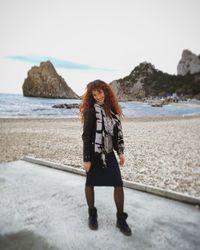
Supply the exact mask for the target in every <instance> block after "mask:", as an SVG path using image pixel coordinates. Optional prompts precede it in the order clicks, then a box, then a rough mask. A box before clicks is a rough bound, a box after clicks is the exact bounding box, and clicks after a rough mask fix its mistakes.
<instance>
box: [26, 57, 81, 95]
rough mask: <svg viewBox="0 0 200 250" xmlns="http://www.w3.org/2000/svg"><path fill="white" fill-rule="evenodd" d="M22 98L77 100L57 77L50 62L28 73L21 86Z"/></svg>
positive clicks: (71, 91) (33, 68)
mask: <svg viewBox="0 0 200 250" xmlns="http://www.w3.org/2000/svg"><path fill="white" fill-rule="evenodd" d="M22 89H23V95H24V96H33V97H48V98H68V99H78V98H79V96H78V95H77V94H76V93H75V92H74V91H73V90H72V89H71V88H70V87H69V86H68V85H67V83H66V82H65V80H64V79H63V78H62V77H61V76H60V75H58V73H57V72H56V70H55V68H54V66H53V64H52V63H51V62H50V61H47V62H41V63H40V66H39V67H37V66H34V67H32V68H31V69H30V70H29V71H28V77H27V78H26V79H25V80H24V84H23V86H22Z"/></svg>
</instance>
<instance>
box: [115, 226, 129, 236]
mask: <svg viewBox="0 0 200 250" xmlns="http://www.w3.org/2000/svg"><path fill="white" fill-rule="evenodd" d="M116 226H117V227H118V228H119V230H120V232H121V233H123V234H124V235H126V236H131V235H132V232H129V233H128V232H125V231H123V230H121V228H120V226H119V225H116Z"/></svg>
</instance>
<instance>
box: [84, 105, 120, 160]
mask: <svg viewBox="0 0 200 250" xmlns="http://www.w3.org/2000/svg"><path fill="white" fill-rule="evenodd" d="M95 134H96V114H95V109H94V108H91V109H89V110H88V111H87V112H86V113H85V115H84V125H83V134H82V140H83V161H85V162H87V161H91V160H92V156H93V155H94V143H95ZM117 134H118V131H117V128H116V127H114V136H113V148H114V150H116V151H117V154H120V153H123V150H124V149H123V148H120V147H119V145H118V136H117Z"/></svg>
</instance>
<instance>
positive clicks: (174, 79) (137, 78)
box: [110, 50, 200, 101]
mask: <svg viewBox="0 0 200 250" xmlns="http://www.w3.org/2000/svg"><path fill="white" fill-rule="evenodd" d="M177 68H178V75H171V74H167V73H164V72H162V71H161V70H158V69H156V68H155V66H154V65H152V64H151V63H148V62H143V63H140V64H139V65H138V66H137V67H135V68H134V70H133V71H132V72H131V73H130V74H129V75H128V76H125V77H124V78H121V79H118V80H114V81H112V82H111V83H110V85H111V87H112V88H113V90H114V91H115V93H116V95H117V97H118V99H119V100H121V101H133V100H135V101H145V100H147V99H154V98H165V99H166V98H168V100H167V101H169V100H170V98H169V97H171V100H172V101H173V95H176V97H177V98H176V100H177V99H187V98H195V99H200V56H196V55H194V54H193V53H192V52H190V51H188V50H184V51H183V53H182V59H181V60H180V62H179V64H178V67H177Z"/></svg>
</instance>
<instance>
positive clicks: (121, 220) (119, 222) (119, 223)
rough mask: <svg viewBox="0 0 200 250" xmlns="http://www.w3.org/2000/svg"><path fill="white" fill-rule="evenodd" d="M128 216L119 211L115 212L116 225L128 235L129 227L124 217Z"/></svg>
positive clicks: (129, 233) (129, 232)
mask: <svg viewBox="0 0 200 250" xmlns="http://www.w3.org/2000/svg"><path fill="white" fill-rule="evenodd" d="M127 218H128V214H127V213H119V212H117V227H118V228H119V229H120V231H121V232H122V233H123V234H125V235H127V236H130V235H131V234H132V232H131V229H130V227H129V226H128V224H127V222H126V219H127Z"/></svg>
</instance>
